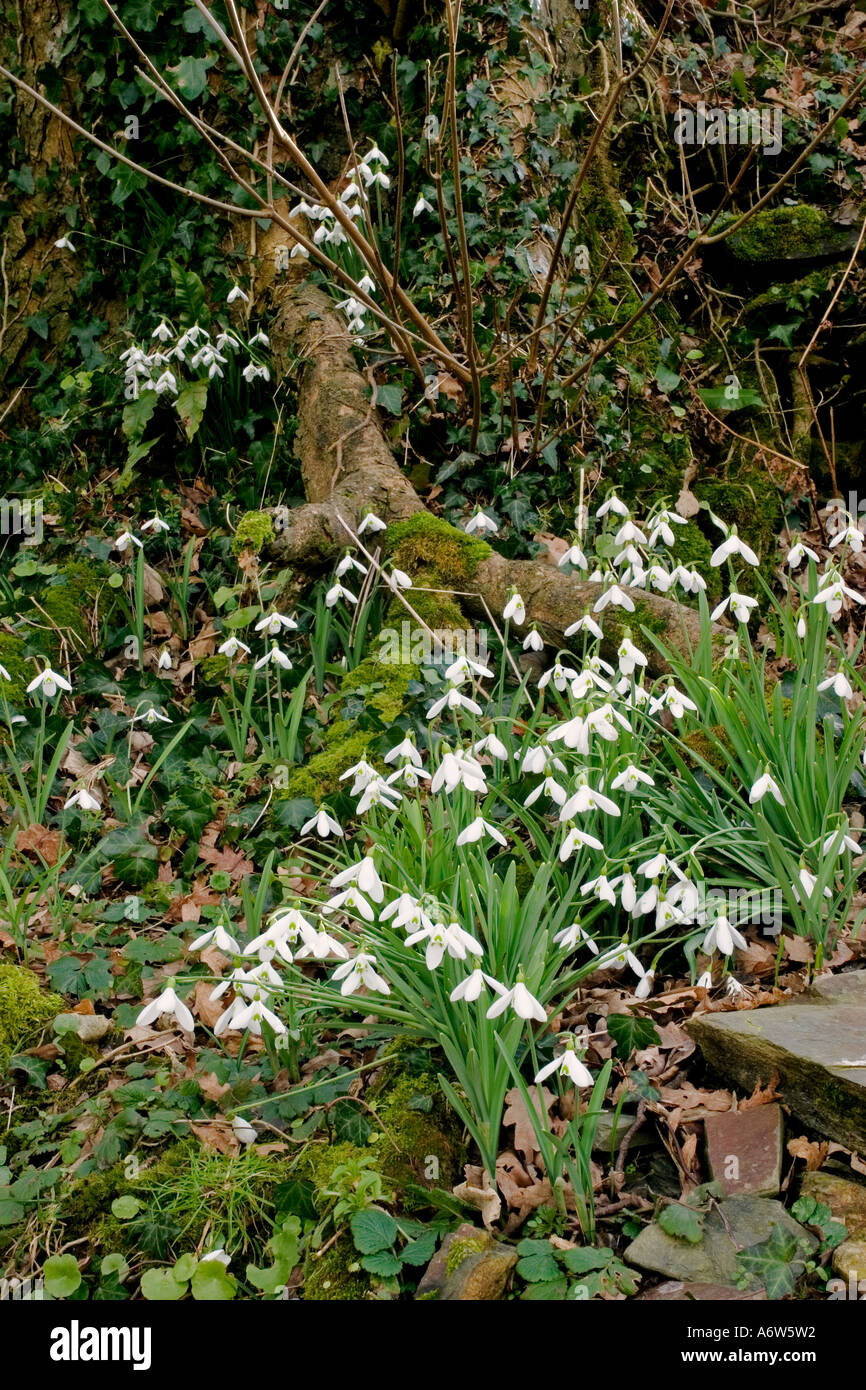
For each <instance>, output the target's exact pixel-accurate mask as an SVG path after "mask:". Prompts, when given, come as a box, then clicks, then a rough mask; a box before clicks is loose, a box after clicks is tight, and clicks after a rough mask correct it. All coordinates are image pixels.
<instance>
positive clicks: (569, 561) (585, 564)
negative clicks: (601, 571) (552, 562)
mask: <svg viewBox="0 0 866 1390" xmlns="http://www.w3.org/2000/svg"><path fill="white" fill-rule="evenodd" d="M566 565H573V566H574V568H575V569H581V570H587V569H589V561H588V560H587V558H586V556H585V555H584V553H583V551H582V550H581V548H580V546H579V545H578V544H577V543H576V542H575V544H574V545H572V546H569V548H568V550H566V552H565V554H564V555H563V557H562V559H561V560H560V562H559V567H560V569H565V566H566Z"/></svg>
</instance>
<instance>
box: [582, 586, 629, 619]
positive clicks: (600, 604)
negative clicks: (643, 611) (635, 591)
mask: <svg viewBox="0 0 866 1390" xmlns="http://www.w3.org/2000/svg"><path fill="white" fill-rule="evenodd" d="M610 603H612V604H614V605H615V606H616V607H617V608H624V609H625V611H626V612H627V613H633V612H634V601H633V600H632V599H630V598H629V596H628V594H626V593H624V592H623V590H622V589H621V588H620V587H619V585H618V584H611V586H610V588H609V589H605V591H604V593H603V594H602V595H601V597H600V598H598V599H597V600H596V602H595V606H594V607H593V610H592V611H593V613H601V612H602V611H603V610H604V609H605V608H607V606H608V604H610Z"/></svg>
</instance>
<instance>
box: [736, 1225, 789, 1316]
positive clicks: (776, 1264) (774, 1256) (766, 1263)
mask: <svg viewBox="0 0 866 1390" xmlns="http://www.w3.org/2000/svg"><path fill="white" fill-rule="evenodd" d="M737 1263H738V1264H739V1265H740V1268H741V1269H743V1270H744V1271H745V1272H746V1273H748V1274H752V1275H754V1277H755V1278H756V1279H758V1280H759V1281H760V1283H761V1284H763V1286H764V1288H765V1289H766V1290H767V1298H769V1299H773V1300H775V1299H779V1298H785V1297H786V1296H787V1295H788V1294H790V1293H793V1291H794V1286H795V1285H796V1283H797V1280H798V1279H799V1277H800V1275H801V1274H802V1273H803V1270H804V1269H805V1267H806V1264H805V1260H804V1258H803V1253H802V1250H801V1246H800V1241H798V1240H797V1237H796V1236H795V1235H794V1234H793V1233H792V1232H790V1231H786V1230H785V1229H784V1228H783V1227H782V1226H774V1227H773V1230H772V1233H771V1235H770V1237H769V1239H768V1240H763V1241H761V1242H760V1244H758V1245H750V1246H749V1248H748V1249H747V1250H741V1251H740V1252H739V1254H738V1255H737Z"/></svg>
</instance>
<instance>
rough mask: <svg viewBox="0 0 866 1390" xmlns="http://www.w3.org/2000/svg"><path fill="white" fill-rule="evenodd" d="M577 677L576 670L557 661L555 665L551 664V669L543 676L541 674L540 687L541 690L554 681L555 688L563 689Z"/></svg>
mask: <svg viewBox="0 0 866 1390" xmlns="http://www.w3.org/2000/svg"><path fill="white" fill-rule="evenodd" d="M576 679H577V672H576V671H574V670H572V668H571V667H570V666H563V665H562V664H561V663H560V662H559V661H557V662H556V664H555V665H553V666H551V668H550V670H549V671H545V673H544V675H543V676H539V678H538V688H539V690H543V689H544V687H545V686H546V685H547V684H548V683H549V682H550V681H553V685H554V689H556V690H559V691H563V690H565V688H566V686H567V685H568V683H569V681H572V680H576Z"/></svg>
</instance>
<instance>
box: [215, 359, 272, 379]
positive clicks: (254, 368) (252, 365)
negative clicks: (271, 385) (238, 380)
mask: <svg viewBox="0 0 866 1390" xmlns="http://www.w3.org/2000/svg"><path fill="white" fill-rule="evenodd" d="M241 375H242V377H243V379H244V381H247V382H251V381H255V380H256V379H257V378H258V377H261V378H262V379H263V380H264V381H270V379H271V374H270V372H269V371H268V369H267V367H264V366H260V365H259V364H257V363H256V362H248V363H247V365H246V366H245V367H244V369H243V372H242V373H241ZM220 376H222V372H220Z"/></svg>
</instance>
